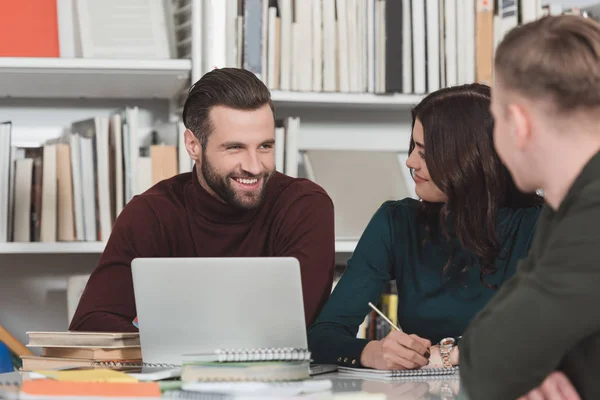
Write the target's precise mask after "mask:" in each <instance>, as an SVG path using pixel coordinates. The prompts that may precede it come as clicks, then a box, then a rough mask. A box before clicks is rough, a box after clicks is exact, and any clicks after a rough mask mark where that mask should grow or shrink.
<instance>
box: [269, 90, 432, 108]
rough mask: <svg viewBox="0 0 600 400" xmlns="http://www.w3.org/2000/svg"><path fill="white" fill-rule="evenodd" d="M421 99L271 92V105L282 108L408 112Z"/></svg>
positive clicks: (410, 96)
mask: <svg viewBox="0 0 600 400" xmlns="http://www.w3.org/2000/svg"><path fill="white" fill-rule="evenodd" d="M423 97H424V96H422V95H417V94H374V93H335V92H332V93H327V92H282V91H279V90H274V91H272V92H271V98H272V99H273V103H274V104H275V105H279V106H283V107H295V108H315V107H322V108H329V109H334V108H335V109H350V110H368V109H374V110H390V111H393V110H408V109H410V108H411V107H412V106H414V105H415V104H417V103H419V101H421V99H422V98H423Z"/></svg>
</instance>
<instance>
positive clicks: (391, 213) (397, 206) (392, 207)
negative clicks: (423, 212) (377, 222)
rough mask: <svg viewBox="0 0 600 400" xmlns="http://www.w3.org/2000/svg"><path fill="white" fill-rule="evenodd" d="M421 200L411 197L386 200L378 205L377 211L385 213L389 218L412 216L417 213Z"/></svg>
mask: <svg viewBox="0 0 600 400" xmlns="http://www.w3.org/2000/svg"><path fill="white" fill-rule="evenodd" d="M420 204H421V202H420V201H419V200H416V199H413V198H411V197H406V198H404V199H401V200H387V201H384V202H383V203H382V204H381V206H380V207H379V210H378V213H385V214H386V215H387V216H388V217H389V218H391V219H404V218H412V217H414V216H415V215H416V214H417V210H418V208H419V205H420Z"/></svg>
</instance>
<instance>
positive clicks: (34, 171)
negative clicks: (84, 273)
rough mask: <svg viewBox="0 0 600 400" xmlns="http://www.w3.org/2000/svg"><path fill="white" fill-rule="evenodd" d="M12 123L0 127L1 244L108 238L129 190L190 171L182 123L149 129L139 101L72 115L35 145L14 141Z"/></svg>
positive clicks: (139, 190)
mask: <svg viewBox="0 0 600 400" xmlns="http://www.w3.org/2000/svg"><path fill="white" fill-rule="evenodd" d="M11 126H12V125H11V124H10V123H4V124H1V125H0V153H1V154H4V155H5V157H1V158H0V189H2V188H6V190H1V191H0V242H7V241H10V242H46V243H52V242H57V241H81V242H96V241H106V240H108V237H109V236H110V233H111V231H112V226H113V224H114V222H115V221H116V219H117V217H118V216H119V214H120V213H121V211H122V210H123V208H124V206H125V205H126V204H127V203H128V202H129V201H130V200H131V199H132V198H133V196H135V195H137V194H139V193H142V192H144V191H146V190H147V189H149V188H150V187H151V186H153V185H155V184H156V183H158V182H159V181H161V180H164V179H167V178H170V177H172V176H174V175H176V174H178V173H179V172H188V171H190V170H191V160H190V158H189V156H188V155H187V152H186V151H185V149H183V150H181V149H179V150H178V146H183V147H185V143H184V141H183V140H182V139H181V137H183V131H181V129H182V128H183V126H182V125H181V124H179V123H176V122H169V123H157V124H155V126H154V127H153V128H151V129H154V130H152V132H150V134H148V132H147V131H148V128H145V127H144V128H142V127H140V126H139V110H138V108H137V107H127V108H125V109H123V110H116V111H115V112H113V113H112V114H111V115H109V116H100V117H92V118H88V119H85V120H79V121H74V122H73V123H72V124H71V125H70V126H69V127H67V128H66V132H65V133H64V134H63V135H62V136H60V137H57V138H54V139H51V140H48V141H47V142H45V143H40V144H39V145H38V146H37V147H18V146H17V145H13V144H12V143H13V142H16V143H18V138H14V137H11ZM183 130H185V128H183ZM13 136H14V135H13ZM180 157H183V158H184V159H183V160H179V158H180Z"/></svg>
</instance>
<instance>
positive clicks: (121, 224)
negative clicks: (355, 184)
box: [69, 170, 335, 332]
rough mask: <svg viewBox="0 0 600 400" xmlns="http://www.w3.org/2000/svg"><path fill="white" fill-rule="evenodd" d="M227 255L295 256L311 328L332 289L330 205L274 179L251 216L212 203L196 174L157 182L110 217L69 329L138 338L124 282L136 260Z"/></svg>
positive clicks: (311, 187) (308, 188)
mask: <svg viewBox="0 0 600 400" xmlns="http://www.w3.org/2000/svg"><path fill="white" fill-rule="evenodd" d="M230 256H232V257H260V256H263V257H264V256H267V257H273V256H277V257H285V256H290V257H296V258H297V259H298V261H299V262H300V266H301V274H302V288H303V296H304V311H305V317H306V324H307V326H308V325H310V324H312V322H314V320H315V319H316V317H317V315H318V313H319V311H320V310H321V308H322V307H323V305H324V303H325V301H326V300H327V298H328V297H329V293H330V291H331V285H332V282H333V269H334V265H335V238H334V216H333V204H332V201H331V199H330V198H329V196H328V195H327V193H326V192H325V191H324V190H323V189H322V188H321V187H319V186H318V185H316V184H315V183H313V182H311V181H309V180H306V179H297V178H291V177H288V176H286V175H283V174H280V173H277V172H276V173H275V174H274V175H273V176H272V177H271V179H270V180H269V181H268V183H267V189H266V195H265V199H264V202H263V203H262V205H261V206H260V207H258V208H256V209H253V210H240V209H236V208H233V207H231V206H229V205H227V204H225V203H223V202H222V201H220V200H218V199H217V198H215V197H214V196H212V195H211V194H210V193H208V192H207V191H206V190H204V189H203V188H202V186H201V185H200V183H199V182H198V178H197V176H196V173H195V170H194V172H192V173H186V174H181V175H177V176H175V177H173V178H171V179H167V180H165V181H162V182H160V183H158V184H157V185H155V186H154V187H152V188H151V189H149V190H148V191H146V192H145V193H143V194H141V195H139V196H136V197H134V198H133V199H132V200H131V201H130V202H129V203H128V204H127V206H126V207H125V209H124V210H123V211H122V212H121V214H120V215H119V217H118V218H117V221H116V222H115V225H114V227H113V231H112V234H111V236H110V239H109V240H108V243H107V245H106V248H105V250H104V253H103V254H102V257H101V258H100V263H99V264H98V266H97V267H96V269H95V270H94V272H93V273H92V275H91V277H90V279H89V281H88V284H87V286H86V288H85V291H84V292H83V295H82V297H81V300H80V302H79V307H78V308H77V311H76V312H75V315H74V317H73V320H72V321H71V325H70V327H69V329H70V330H79V331H112V332H131V331H137V328H135V327H134V326H133V325H132V320H133V319H134V318H135V316H136V308H135V299H134V294H133V283H132V278H131V261H132V260H133V259H134V258H136V257H230ZM223 290H224V292H226V291H227V288H223ZM216 300H218V299H216ZM274 301H276V300H274Z"/></svg>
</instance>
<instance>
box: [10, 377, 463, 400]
mask: <svg viewBox="0 0 600 400" xmlns="http://www.w3.org/2000/svg"><path fill="white" fill-rule="evenodd" d="M4 377H6V378H8V375H4ZM13 377H14V375H13ZM2 378H3V374H0V382H2V380H3V379H2ZM312 379H329V380H331V381H332V383H333V390H332V392H331V393H327V392H325V393H319V394H315V395H308V396H304V397H305V398H307V399H311V400H317V399H318V400H326V399H331V400H336V399H340V400H347V399H348V400H350V399H352V400H355V399H356V400H359V399H365V400H383V399H386V400H392V399H393V400H437V399H439V400H451V399H458V398H459V394H460V381H459V379H458V377H452V378H448V377H441V378H436V377H420V378H399V379H396V380H385V381H384V380H370V379H363V378H353V377H350V376H347V375H341V374H339V373H337V372H335V373H328V374H322V375H316V376H314V377H313V378H312ZM11 380H14V378H12V379H11ZM359 393H363V394H364V397H362V396H358V395H359ZM192 394H195V395H196V396H193V395H192ZM345 395H348V396H345ZM0 398H2V395H1V394H0ZM167 398H179V399H185V398H190V399H193V398H196V399H202V398H206V399H211V400H216V399H228V400H229V399H232V397H230V396H226V395H222V396H220V395H215V394H206V396H201V395H200V393H194V392H189V396H186V395H185V394H183V395H179V396H178V397H171V396H167ZM246 398H247V397H246ZM294 398H298V399H301V398H302V397H294ZM460 398H461V399H466V396H464V395H461V396H460ZM95 399H97V398H95ZM107 399H109V398H107ZM257 399H258V397H257Z"/></svg>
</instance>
